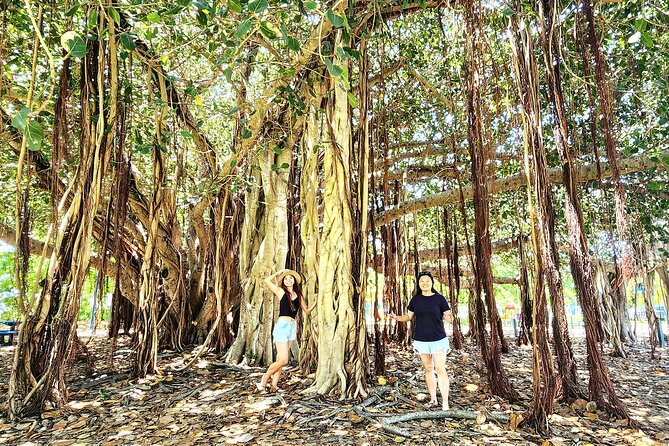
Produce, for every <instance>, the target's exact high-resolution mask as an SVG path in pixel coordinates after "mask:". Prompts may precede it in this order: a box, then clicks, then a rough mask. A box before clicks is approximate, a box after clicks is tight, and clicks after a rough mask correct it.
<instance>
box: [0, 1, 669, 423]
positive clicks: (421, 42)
mask: <svg viewBox="0 0 669 446" xmlns="http://www.w3.org/2000/svg"><path fill="white" fill-rule="evenodd" d="M66 3H67V4H66V7H65V8H61V7H58V6H56V5H52V4H49V5H47V4H43V3H41V2H34V1H31V0H24V1H18V0H15V1H5V2H3V3H2V5H3V11H2V13H1V14H2V15H1V16H0V19H1V23H0V27H1V29H2V33H0V35H1V37H0V117H1V118H2V126H1V127H0V147H1V148H2V150H1V151H0V157H1V159H2V170H1V172H2V178H3V186H2V190H1V193H2V197H3V199H2V204H3V206H2V214H0V215H1V216H2V221H1V227H0V235H1V236H2V240H3V241H4V242H6V243H9V244H11V245H12V246H14V247H15V251H14V265H15V267H14V271H13V276H14V287H15V289H16V290H17V298H16V308H17V311H20V313H21V315H22V319H23V321H24V322H23V324H22V326H21V330H20V335H19V339H18V344H17V348H16V354H15V357H14V363H13V367H12V375H11V382H10V392H9V406H8V407H9V413H10V415H11V417H13V418H19V417H23V416H26V415H31V414H36V413H39V412H40V411H42V410H44V409H45V408H46V407H49V406H52V405H61V404H63V403H64V402H65V401H67V398H68V395H67V383H66V379H65V374H66V371H67V367H68V365H69V364H70V363H71V360H72V357H73V356H74V355H75V354H76V353H81V352H83V351H84V349H83V348H81V344H80V341H79V340H78V336H77V322H78V320H79V313H80V305H81V302H82V298H83V297H84V294H85V293H84V283H85V281H86V280H88V279H87V277H88V275H89V271H90V270H91V269H92V270H95V272H96V277H97V285H98V288H99V289H100V290H101V291H100V293H101V294H107V293H109V295H111V296H112V298H111V301H110V303H109V304H108V305H109V315H110V316H109V317H110V319H109V321H108V322H109V335H110V337H111V338H113V339H115V338H116V337H118V336H120V335H121V333H120V332H121V330H120V328H121V327H124V330H123V331H124V332H125V333H126V334H130V335H131V337H132V349H133V355H134V357H133V368H132V373H133V374H134V375H135V376H138V377H139V376H145V375H147V374H153V373H160V372H161V370H160V367H161V365H160V362H159V361H158V353H159V352H160V351H161V350H163V349H173V350H180V351H183V350H185V349H192V348H193V346H198V348H197V349H196V352H197V353H195V354H194V355H193V357H191V359H190V362H188V363H186V364H184V365H183V367H187V366H189V364H190V363H192V362H193V361H194V360H195V358H197V355H198V354H201V353H203V352H205V351H206V352H215V353H216V354H219V355H221V357H223V358H224V359H225V360H226V361H227V362H229V363H233V364H239V363H245V364H248V365H254V366H257V365H267V364H269V363H271V362H272V361H273V359H274V355H275V352H274V350H273V345H272V338H271V332H272V328H273V324H274V321H275V319H276V316H277V315H278V301H277V299H276V298H275V296H274V294H273V293H271V292H270V291H269V290H267V289H266V288H264V287H263V279H264V278H266V277H267V276H268V275H270V274H271V273H273V272H274V271H277V270H279V269H282V268H285V267H290V268H293V269H296V270H299V271H300V272H301V273H302V275H303V277H304V283H303V291H304V296H305V299H307V301H308V302H309V303H310V304H311V303H313V302H317V303H318V305H317V310H316V313H315V314H314V315H313V316H306V315H305V317H304V318H303V319H302V320H300V329H299V333H300V341H301V342H300V343H299V349H295V351H294V352H293V353H294V355H295V356H296V358H295V359H296V360H297V361H298V362H299V365H300V367H301V368H302V370H303V371H305V372H309V373H314V380H313V384H312V385H311V387H310V388H309V389H306V391H307V392H313V393H318V394H334V395H337V396H339V397H341V398H358V397H363V396H366V395H367V393H368V388H369V385H370V382H371V378H372V375H373V374H374V373H377V374H383V372H384V365H385V356H384V355H385V351H386V350H385V348H386V344H387V343H389V342H393V343H397V344H399V345H404V346H406V345H407V344H408V343H409V341H410V339H411V333H410V328H409V330H408V331H407V330H406V329H405V327H404V326H399V325H394V324H391V323H387V321H386V320H385V318H384V313H385V312H390V311H392V312H395V313H397V314H402V313H403V312H405V311H406V305H407V303H408V299H409V298H410V296H411V294H412V293H413V292H414V287H415V283H414V281H413V278H412V276H413V275H415V273H417V272H418V271H420V270H429V271H432V272H433V273H434V275H435V277H437V279H438V282H439V283H438V287H439V289H440V290H441V292H442V293H443V294H444V295H445V296H446V297H447V298H448V299H449V301H450V302H451V306H452V307H453V309H454V312H455V313H456V314H459V317H458V318H457V319H456V324H455V326H454V327H453V339H452V340H453V342H452V343H453V346H454V347H455V348H456V349H460V348H463V345H465V344H466V343H474V344H476V346H477V350H478V351H479V352H480V359H481V360H482V364H483V368H482V370H483V373H482V377H481V379H482V380H483V381H484V382H485V383H486V385H487V386H488V388H489V389H490V391H491V392H492V393H493V394H495V395H497V396H499V397H501V398H504V399H506V400H509V401H513V400H516V399H518V398H520V395H519V394H518V393H517V391H516V389H514V385H513V379H512V378H510V377H508V376H507V374H506V372H505V370H504V368H503V366H502V361H501V357H502V355H503V354H505V353H506V352H508V350H509V349H511V348H514V347H513V344H514V343H513V340H512V339H510V338H509V335H508V334H505V332H504V330H503V326H502V319H501V315H500V308H499V305H498V296H499V289H500V288H499V287H500V286H504V287H506V288H504V289H505V290H508V289H513V290H515V291H514V293H515V296H516V298H517V303H518V305H519V308H522V316H521V319H522V322H521V327H520V328H521V332H520V337H519V338H518V342H519V343H528V342H529V343H531V344H532V358H533V380H534V387H533V401H532V403H531V405H530V412H529V414H528V416H527V417H526V420H527V422H528V423H529V424H531V425H532V426H533V427H535V428H536V429H538V430H539V431H541V432H547V431H548V430H549V426H548V415H550V413H551V412H552V411H553V410H554V407H555V406H556V404H560V403H562V402H569V401H571V400H573V399H575V398H587V399H589V400H591V401H595V402H596V403H597V405H598V407H600V408H602V409H604V410H606V411H608V412H609V413H611V414H613V415H615V416H618V417H621V418H629V412H628V410H627V408H626V407H625V405H624V404H623V403H622V401H621V399H620V397H619V395H618V394H617V393H616V389H615V388H614V386H613V383H612V381H611V378H610V376H609V372H608V369H607V365H606V362H607V358H606V354H605V352H606V351H607V349H608V348H611V351H612V353H613V354H617V355H619V356H622V355H624V352H625V348H626V347H625V346H626V344H627V343H631V342H638V339H636V338H635V337H634V336H631V335H630V334H631V331H630V329H629V321H628V320H627V318H628V312H627V309H626V302H627V299H628V298H629V296H628V294H626V293H627V292H628V291H627V290H630V289H636V283H637V282H638V283H644V284H645V286H643V287H642V288H643V294H642V295H641V298H642V299H643V301H644V305H645V309H646V312H647V313H648V314H652V313H653V305H654V301H653V299H654V295H655V293H654V291H657V292H658V293H659V290H656V289H655V288H656V287H655V286H654V284H660V285H661V286H660V288H662V287H663V288H664V289H665V296H666V295H669V292H667V291H666V289H667V287H668V286H669V285H667V284H668V283H669V280H667V261H666V246H667V242H668V241H669V236H668V232H667V229H668V228H667V222H666V209H667V208H668V207H669V198H668V197H667V196H666V192H664V189H665V188H664V186H666V178H667V174H666V166H667V164H668V163H667V161H668V160H669V153H667V152H666V148H665V147H664V146H663V145H662V142H663V141H666V135H667V134H668V133H669V124H668V122H669V120H668V119H667V117H666V115H667V110H669V103H668V102H667V97H668V95H666V94H661V92H660V90H661V85H662V84H661V82H660V81H661V78H662V73H666V70H667V69H668V68H669V67H667V66H666V65H667V60H669V58H666V57H656V56H654V53H656V52H658V53H662V54H664V53H666V50H667V48H669V46H667V45H668V44H669V42H668V41H667V37H666V36H667V35H669V34H667V33H665V34H662V33H661V32H660V29H662V27H664V28H666V20H664V19H657V20H655V18H656V16H659V15H661V14H663V12H662V11H661V8H660V6H658V5H654V4H636V3H632V4H618V3H614V4H608V3H599V4H596V5H593V4H591V2H589V1H588V0H584V1H580V0H579V1H576V2H571V1H558V0H537V1H533V2H530V3H521V2H515V1H514V2H510V3H505V4H498V3H495V4H493V3H490V2H485V1H482V0H462V1H453V2H449V1H446V2H436V1H428V2H419V3H414V2H399V1H390V2H382V3H368V2H357V3H356V2H346V1H342V0H335V1H323V2H321V1H305V2H302V1H299V2H295V3H294V4H293V3H281V2H274V1H270V0H253V1H250V2H249V1H237V0H228V1H226V2H219V1H209V2H208V1H196V2H190V1H181V0H177V1H165V2H162V1H160V2H152V3H146V4H144V3H142V2H131V1H123V0H120V1H111V0H104V1H100V2H77V1H68V2H66ZM663 20H664V21H663ZM629 29H633V30H634V33H633V34H632V35H631V36H627V35H626V34H625V33H627V32H628V31H629ZM621 41H622V42H625V44H621V43H620V42H621ZM641 79H645V81H644V82H642V81H641ZM602 146H603V147H602ZM31 259H32V262H31ZM502 259H503V260H502ZM502 263H504V264H505V265H506V267H505V268H501V267H500V265H501V264H502ZM508 265H511V266H508ZM567 265H568V267H567ZM510 270H513V272H511V273H509V271H510ZM655 277H657V280H656V279H655ZM567 281H570V282H569V283H573V286H572V288H573V290H574V294H575V296H576V300H577V303H578V306H579V307H580V310H581V311H582V314H583V319H584V326H585V335H586V345H587V351H588V356H587V365H585V367H587V370H588V372H589V380H588V383H587V384H586V383H583V382H580V380H579V378H578V373H577V371H578V370H577V361H576V360H575V358H574V352H573V348H572V335H571V334H570V332H569V328H568V325H567V316H566V309H565V305H566V300H567V297H566V296H567V294H566V292H565V287H566V282H567ZM633 285H634V286H633ZM521 304H522V305H521ZM665 305H666V303H665ZM467 309H469V311H467ZM464 313H468V314H467V315H465V314H464ZM653 321H654V319H653V318H652V317H651V318H650V320H649V322H650V326H651V329H653V327H654V325H653V324H654V322H653ZM461 325H468V326H469V329H468V330H466V329H464V328H463V327H461ZM465 333H468V336H466V337H465ZM654 336H655V333H652V332H651V333H650V338H651V339H654ZM652 345H654V344H652ZM372 353H373V354H372ZM653 354H654V351H653ZM371 358H373V362H372V361H370V359H371ZM372 363H373V364H374V368H372V367H371V365H372ZM581 367H583V366H581Z"/></svg>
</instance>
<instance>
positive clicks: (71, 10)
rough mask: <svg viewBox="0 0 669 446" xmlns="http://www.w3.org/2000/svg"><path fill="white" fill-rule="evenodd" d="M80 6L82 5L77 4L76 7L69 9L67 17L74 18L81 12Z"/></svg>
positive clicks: (66, 13)
mask: <svg viewBox="0 0 669 446" xmlns="http://www.w3.org/2000/svg"><path fill="white" fill-rule="evenodd" d="M79 6H80V5H79V4H78V3H77V4H76V5H74V6H73V7H71V8H70V9H68V10H67V12H65V17H72V16H73V15H75V14H76V13H77V11H78V10H79Z"/></svg>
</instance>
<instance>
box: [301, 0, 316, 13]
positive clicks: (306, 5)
mask: <svg viewBox="0 0 669 446" xmlns="http://www.w3.org/2000/svg"><path fill="white" fill-rule="evenodd" d="M316 7H317V5H316V2H312V1H308V2H305V3H304V9H305V10H307V11H313V10H314V9H316Z"/></svg>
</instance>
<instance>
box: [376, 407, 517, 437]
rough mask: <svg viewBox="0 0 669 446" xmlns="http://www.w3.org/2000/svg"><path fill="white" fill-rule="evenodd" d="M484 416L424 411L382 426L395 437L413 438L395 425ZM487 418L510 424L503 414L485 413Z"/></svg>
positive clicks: (387, 420)
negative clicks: (426, 420)
mask: <svg viewBox="0 0 669 446" xmlns="http://www.w3.org/2000/svg"><path fill="white" fill-rule="evenodd" d="M480 415H482V413H481V412H476V411H471V410H441V411H434V412H429V411H424V412H409V413H406V414H403V415H396V416H394V417H388V418H385V419H383V420H381V426H382V427H383V429H384V430H385V431H387V432H391V433H393V434H395V435H400V436H402V437H411V434H410V433H409V432H407V431H405V430H403V429H400V428H399V427H396V426H393V424H395V423H400V422H403V421H410V420H424V419H429V420H434V419H441V418H455V419H461V420H476V419H477V417H479V416H480ZM483 415H484V416H485V417H486V420H490V421H495V422H498V423H501V424H508V423H509V417H508V416H506V415H503V414H494V413H485V414H483Z"/></svg>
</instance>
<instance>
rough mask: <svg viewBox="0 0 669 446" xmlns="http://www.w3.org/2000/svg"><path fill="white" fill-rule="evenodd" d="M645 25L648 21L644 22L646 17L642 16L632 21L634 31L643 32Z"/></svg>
mask: <svg viewBox="0 0 669 446" xmlns="http://www.w3.org/2000/svg"><path fill="white" fill-rule="evenodd" d="M647 26H648V22H646V19H644V18H638V19H636V20H635V21H634V29H635V30H636V31H641V32H644V31H645V30H646V27H647Z"/></svg>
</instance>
